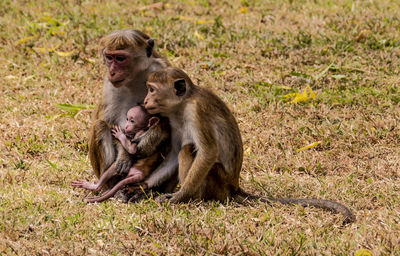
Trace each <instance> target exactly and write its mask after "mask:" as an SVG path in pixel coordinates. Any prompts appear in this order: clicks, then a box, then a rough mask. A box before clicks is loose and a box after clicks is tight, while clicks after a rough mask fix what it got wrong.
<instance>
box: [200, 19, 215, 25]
mask: <svg viewBox="0 0 400 256" xmlns="http://www.w3.org/2000/svg"><path fill="white" fill-rule="evenodd" d="M213 22H214V21H213V20H198V21H196V23H197V24H206V23H213Z"/></svg>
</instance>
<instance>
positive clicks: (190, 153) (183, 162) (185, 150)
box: [178, 144, 195, 183]
mask: <svg viewBox="0 0 400 256" xmlns="http://www.w3.org/2000/svg"><path fill="white" fill-rule="evenodd" d="M194 154H195V152H194V145H193V144H190V145H185V146H183V147H182V149H181V151H180V152H179V155H178V159H179V181H180V182H181V183H183V182H184V181H185V178H186V175H187V173H188V171H189V169H190V167H191V166H192V163H193V160H194Z"/></svg>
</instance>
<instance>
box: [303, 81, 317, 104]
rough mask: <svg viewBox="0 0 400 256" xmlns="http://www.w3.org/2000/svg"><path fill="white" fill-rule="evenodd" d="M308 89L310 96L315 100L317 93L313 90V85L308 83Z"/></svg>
mask: <svg viewBox="0 0 400 256" xmlns="http://www.w3.org/2000/svg"><path fill="white" fill-rule="evenodd" d="M307 90H308V92H309V96H310V98H311V99H313V100H315V93H314V92H313V90H312V89H311V87H310V85H309V84H307V87H306V89H305V90H304V91H307Z"/></svg>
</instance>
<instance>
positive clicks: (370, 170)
mask: <svg viewBox="0 0 400 256" xmlns="http://www.w3.org/2000/svg"><path fill="white" fill-rule="evenodd" d="M336 2H337V3H336ZM149 4H150V3H149V2H146V1H140V2H129V1H113V2H111V1H110V2H106V1H103V2H101V1H96V2H94V1H93V2H91V1H69V2H65V3H63V4H61V3H59V2H56V1H32V2H26V1H9V0H5V1H1V3H0V64H1V67H2V68H1V69H0V77H1V81H2V86H1V87H0V92H1V97H0V106H1V108H0V112H1V115H0V131H1V133H2V136H1V138H0V150H1V155H0V168H1V169H0V217H1V220H0V255H13V254H16V255H63V254H66V255H86V254H93V255H128V254H135V253H136V254H160V255H176V254H181V255H190V254H200V255H202V254H206V255H207V254H209V255H215V254H229V255H232V254H245V255H272V254H276V255H297V254H303V255H313V254H317V255H320V254H323V255H349V254H357V253H358V254H357V255H361V251H359V250H360V249H368V250H370V251H371V252H372V254H373V255H387V254H393V255H398V254H400V238H399V237H400V226H399V225H400V224H399V223H400V217H399V215H400V206H399V202H400V196H399V191H400V185H399V175H400V147H399V145H400V128H399V127H400V125H399V122H400V108H399V101H400V89H399V79H400V76H399V74H400V70H399V69H400V68H399V67H400V65H399V63H400V62H399V56H400V37H399V34H400V19H399V17H398V14H399V13H400V6H399V4H398V2H397V1H394V0H393V1H390V0H382V1H381V0H379V1H378V0H370V1H348V0H345V1H311V0H310V1H307V0H302V1H272V0H268V1H246V0H242V1H207V0H202V1H198V2H195V1H168V2H166V4H164V8H163V9H161V10H154V9H151V8H143V7H145V6H147V5H149ZM127 27H133V28H138V29H142V30H144V31H146V32H147V33H150V34H151V35H152V36H153V37H155V38H156V39H157V41H156V42H157V45H158V47H159V49H160V52H161V53H162V54H163V55H164V56H167V57H168V59H169V60H170V61H171V62H172V63H173V64H174V65H176V66H178V67H180V68H183V69H185V70H186V71H187V72H188V73H189V74H190V75H191V77H192V78H193V80H194V81H196V82H197V83H198V84H200V85H201V86H205V87H209V88H212V89H213V90H214V91H215V92H216V93H217V94H218V95H219V96H221V97H222V98H223V99H224V100H225V101H226V102H227V103H228V104H229V105H230V107H231V108H232V110H233V111H234V113H235V116H236V117H237V119H238V122H239V126H240V128H241V131H242V136H243V140H244V144H245V152H246V153H245V161H244V168H243V172H242V175H241V184H242V186H243V187H244V188H245V189H246V190H247V191H250V192H253V193H255V194H258V195H264V196H278V197H318V198H325V199H332V200H338V201H340V202H342V203H344V204H346V205H348V206H349V207H350V208H351V209H353V210H354V212H355V214H356V216H357V221H356V223H354V224H351V225H347V226H344V227H343V226H341V221H342V217H341V216H339V215H334V214H331V213H329V212H325V211H322V210H317V209H303V208H301V207H295V206H282V205H275V206H274V207H269V206H266V205H264V204H261V203H260V204H255V205H253V206H241V205H236V204H232V203H228V204H219V203H215V202H214V203H212V202H211V203H190V204H183V205H171V206H160V205H157V204H156V203H155V202H154V201H153V200H145V201H143V202H141V203H138V204H122V203H120V202H118V201H116V200H109V201H107V202H105V203H101V204H95V205H93V204H92V205H86V204H84V203H83V202H82V198H83V197H84V196H85V195H86V193H85V192H83V191H81V190H74V189H72V187H71V186H70V182H71V181H72V180H75V179H77V178H85V179H93V178H94V177H93V175H92V173H91V172H90V171H87V170H88V169H89V168H90V166H89V162H88V159H87V136H88V130H89V127H90V113H91V109H90V108H88V109H81V110H79V111H77V112H73V111H72V112H71V111H65V110H63V109H61V108H59V107H57V105H58V104H72V105H74V106H76V105H79V104H81V105H84V106H88V107H90V106H93V105H94V104H96V99H98V98H99V97H100V96H101V86H102V74H103V72H104V67H103V66H102V63H101V61H100V59H99V58H98V54H97V50H98V48H97V45H98V40H99V38H100V37H101V35H103V34H105V33H109V32H110V31H113V30H116V29H120V28H127ZM56 46H57V47H58V48H57V49H56V50H57V51H59V52H58V53H57V52H55V51H54V50H52V48H53V47H56ZM60 51H61V52H60ZM71 51H73V52H72V53H71ZM64 55H68V56H66V57H65V56H64ZM307 84H310V86H311V88H312V89H313V91H314V92H315V93H316V95H317V98H316V99H315V100H311V101H308V102H306V103H299V104H288V103H287V102H286V100H285V99H284V95H286V94H288V93H293V92H297V91H299V92H301V91H302V90H304V88H305V87H306V85H307ZM74 114H76V115H75V116H73V115H74ZM316 141H322V144H321V145H320V146H318V147H316V148H313V149H309V150H304V151H300V152H296V150H297V149H298V148H301V147H303V146H305V145H307V144H310V143H313V142H316Z"/></svg>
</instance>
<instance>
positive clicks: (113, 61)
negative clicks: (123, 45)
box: [103, 50, 132, 88]
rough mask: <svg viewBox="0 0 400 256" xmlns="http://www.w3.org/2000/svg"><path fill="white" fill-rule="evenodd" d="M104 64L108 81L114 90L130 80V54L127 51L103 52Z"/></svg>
mask: <svg viewBox="0 0 400 256" xmlns="http://www.w3.org/2000/svg"><path fill="white" fill-rule="evenodd" d="M103 55H104V60H105V63H106V65H107V67H108V80H109V81H110V82H111V83H112V85H113V86H114V87H116V88H118V87H121V86H124V85H125V84H127V83H129V81H130V80H131V77H130V76H131V74H132V71H131V63H132V54H131V52H129V51H127V50H115V51H108V50H104V52H103Z"/></svg>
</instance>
